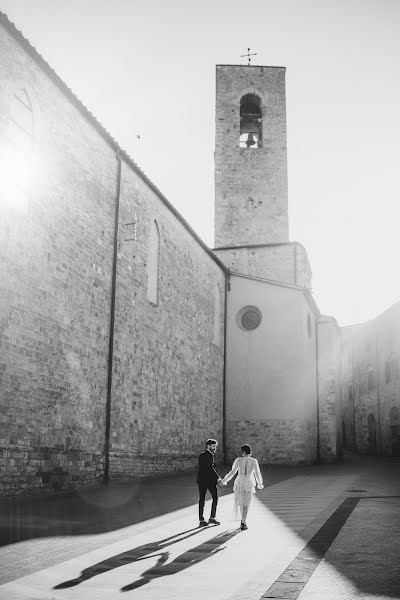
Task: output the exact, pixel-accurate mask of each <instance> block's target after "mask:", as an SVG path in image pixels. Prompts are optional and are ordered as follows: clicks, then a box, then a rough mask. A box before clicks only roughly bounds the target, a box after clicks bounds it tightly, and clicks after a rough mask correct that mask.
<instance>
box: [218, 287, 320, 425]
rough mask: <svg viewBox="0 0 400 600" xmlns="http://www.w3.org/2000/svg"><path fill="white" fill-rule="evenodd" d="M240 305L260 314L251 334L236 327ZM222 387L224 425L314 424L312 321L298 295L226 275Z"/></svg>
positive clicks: (305, 302)
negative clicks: (228, 280)
mask: <svg viewBox="0 0 400 600" xmlns="http://www.w3.org/2000/svg"><path fill="white" fill-rule="evenodd" d="M246 305H252V306H257V308H258V309H259V310H260V311H261V313H262V322H261V324H260V326H259V327H258V328H257V329H255V330H253V331H243V330H242V329H241V328H240V327H238V325H237V323H236V316H237V313H238V311H239V310H240V309H241V308H243V307H244V306H246ZM308 314H309V315H310V318H311V330H312V331H311V338H310V337H309V336H308V332H307V315H308ZM226 385H227V419H228V420H229V421H240V420H252V421H266V420H268V421H269V420H286V419H309V420H315V419H316V406H317V398H316V395H317V394H316V385H317V384H316V344H315V317H314V315H313V313H312V311H311V308H310V307H309V305H308V302H307V300H306V298H305V296H304V295H303V293H301V292H300V291H298V290H296V289H291V288H286V287H281V286H277V285H273V284H270V283H266V282H263V281H258V280H254V279H249V278H244V277H239V276H235V275H232V277H231V289H230V291H229V292H228V306H227V380H226Z"/></svg>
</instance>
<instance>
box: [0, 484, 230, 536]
mask: <svg viewBox="0 0 400 600" xmlns="http://www.w3.org/2000/svg"><path fill="white" fill-rule="evenodd" d="M195 482H196V474H195V473H194V472H190V473H187V472H186V473H178V474H176V473H175V474H173V475H167V476H163V477H157V478H155V479H148V480H142V481H130V482H127V483H113V484H112V485H110V486H108V487H106V486H101V487H97V488H89V489H81V490H77V491H75V492H73V493H69V494H65V495H59V496H52V497H26V496H25V497H15V498H1V499H0V547H1V546H6V545H9V544H13V543H17V542H21V541H24V540H29V539H33V538H41V537H53V536H73V535H91V534H99V533H106V532H109V531H114V530H117V529H120V528H122V527H128V526H130V525H134V524H136V523H140V522H142V521H145V520H147V519H151V518H154V517H158V516H161V515H164V514H167V513H170V512H172V511H176V510H179V509H182V508H186V507H188V506H191V505H193V504H196V503H197V502H198V489H197V485H196V483H195ZM230 493H231V490H228V489H226V488H219V495H220V496H224V495H226V494H230ZM193 521H194V523H195V522H196V521H197V512H196V510H194V512H193Z"/></svg>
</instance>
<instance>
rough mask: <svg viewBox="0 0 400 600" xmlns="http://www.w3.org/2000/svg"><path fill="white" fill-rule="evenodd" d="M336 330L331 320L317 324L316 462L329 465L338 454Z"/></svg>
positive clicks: (338, 395) (338, 456) (338, 377)
mask: <svg viewBox="0 0 400 600" xmlns="http://www.w3.org/2000/svg"><path fill="white" fill-rule="evenodd" d="M339 353H340V330H339V328H338V326H337V323H336V321H335V320H334V319H332V318H331V317H322V318H321V319H320V320H319V322H318V407H319V447H320V460H321V461H322V462H332V461H335V460H337V459H338V458H340V456H341V454H342V442H341V440H340V436H338V433H340V429H338V422H337V421H338V417H337V416H338V414H339V412H340V369H339V365H340V361H339V358H340V354H339Z"/></svg>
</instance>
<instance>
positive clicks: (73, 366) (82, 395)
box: [0, 26, 224, 494]
mask: <svg viewBox="0 0 400 600" xmlns="http://www.w3.org/2000/svg"><path fill="white" fill-rule="evenodd" d="M17 38H18V36H17ZM22 46H24V47H22ZM33 58H34V59H33ZM0 82H1V88H0V95H1V97H2V103H1V104H2V106H9V105H10V104H11V103H12V99H13V94H14V92H15V91H16V90H17V89H18V88H25V89H26V90H27V92H28V94H29V97H30V98H31V100H32V106H33V116H34V122H35V151H34V157H35V159H36V160H37V163H38V168H39V170H38V173H37V175H36V177H35V180H33V181H32V186H31V189H30V191H29V194H26V198H25V200H26V201H25V202H24V203H23V204H21V205H17V204H15V203H14V204H12V203H11V202H10V201H9V200H10V198H8V197H6V198H2V200H4V202H3V203H2V205H1V211H2V212H1V218H0V228H1V231H0V240H1V242H0V243H1V252H0V261H1V262H0V269H1V277H0V309H1V310H0V312H1V315H2V319H1V331H0V347H1V358H0V422H1V434H0V456H2V457H3V460H2V463H1V484H0V493H3V494H4V493H5V494H18V493H34V492H42V493H43V492H50V491H53V490H56V491H58V490H65V489H69V488H72V487H76V486H79V485H82V484H94V483H96V482H99V481H100V480H101V478H102V474H103V471H104V445H105V420H106V398H107V377H108V347H109V330H110V305H111V304H110V303H111V281H112V261H113V237H114V214H115V202H116V194H117V167H118V165H117V159H116V155H115V148H113V147H112V143H110V142H109V141H107V136H106V138H105V137H104V135H103V134H102V133H101V132H100V133H99V130H98V127H97V126H95V125H94V124H93V121H92V120H91V118H90V117H89V118H88V117H87V116H86V115H85V114H82V111H81V110H79V102H77V101H76V99H75V100H74V99H72V100H71V94H70V93H69V92H68V90H67V91H64V90H60V85H59V84H57V80H55V79H54V77H53V75H52V74H50V75H49V73H48V69H46V68H43V65H42V64H41V62H40V60H38V59H37V57H36V58H35V53H34V51H33V50H31V49H29V48H28V49H27V47H26V45H24V43H22V45H21V44H20V43H18V42H17V41H16V40H15V39H14V34H13V35H11V34H10V32H9V31H6V29H3V28H2V27H1V26H0ZM61 87H62V86H61ZM3 101H4V102H3ZM77 105H78V108H77ZM83 112H84V111H83ZM122 177H123V179H122V187H121V211H120V227H119V234H120V235H119V243H118V247H119V250H118V267H117V298H116V322H115V351H114V363H113V389H112V403H111V457H110V467H111V468H110V474H111V477H114V478H119V477H131V476H137V475H149V474H153V473H155V472H160V471H161V472H164V471H168V470H170V469H171V468H179V469H181V468H187V467H188V466H189V465H190V466H192V464H193V462H192V458H190V457H193V460H194V461H195V459H196V458H197V454H198V452H200V451H201V450H202V447H203V445H204V439H205V438H206V437H208V436H210V435H215V436H217V437H219V438H221V431H222V380H223V377H222V372H223V344H222V342H221V343H219V345H218V344H216V343H214V342H215V339H214V338H215V315H218V311H217V310H216V302H217V303H218V305H219V309H220V317H221V318H220V321H219V330H220V339H222V336H223V316H222V315H223V302H224V294H223V290H224V273H223V270H222V269H221V268H220V267H219V266H218V265H217V264H216V262H215V261H213V260H212V258H211V257H210V256H209V254H208V253H207V251H206V249H205V248H204V247H203V246H202V245H201V244H200V243H199V241H198V240H197V239H196V238H195V237H194V236H193V235H192V234H191V233H190V232H189V231H188V228H187V227H186V226H185V224H184V223H183V222H182V220H181V219H180V217H179V215H176V214H174V213H173V212H172V210H170V208H169V207H168V206H167V204H166V202H165V201H164V199H163V198H162V197H161V196H160V195H159V194H158V193H157V191H155V189H154V186H152V185H150V184H149V183H148V182H147V181H146V180H145V179H144V178H143V177H142V176H141V175H140V173H139V172H138V170H137V169H135V168H134V167H132V165H131V164H130V163H129V161H128V162H127V161H124V164H123V167H122ZM134 212H137V215H138V231H137V242H136V243H133V242H125V241H124V240H125V238H127V237H131V235H130V234H131V233H132V232H131V231H127V229H126V227H127V226H126V225H125V223H128V222H129V221H130V220H131V219H130V217H131V216H132V214H133V213H134ZM151 219H157V220H158V224H159V228H160V232H161V236H160V261H159V265H160V271H159V302H158V305H157V306H155V305H152V304H151V303H150V302H149V301H148V300H147V293H146V291H147V261H148V252H147V248H148V239H149V226H150V220H151ZM217 341H218V340H217ZM188 456H189V458H188Z"/></svg>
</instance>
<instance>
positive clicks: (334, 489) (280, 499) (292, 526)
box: [0, 456, 400, 600]
mask: <svg viewBox="0 0 400 600" xmlns="http://www.w3.org/2000/svg"><path fill="white" fill-rule="evenodd" d="M221 472H222V473H224V470H223V469H221ZM399 472H400V463H396V462H385V461H384V460H381V459H376V458H366V457H355V456H348V457H346V459H345V460H344V461H342V462H341V463H338V464H335V465H321V466H314V467H303V468H286V469H285V468H269V469H264V473H263V474H264V478H265V482H266V487H265V489H264V490H262V491H261V492H258V493H257V495H256V496H255V497H254V499H253V503H252V506H251V509H250V515H249V519H248V524H249V529H248V531H244V532H242V531H240V529H239V528H238V523H237V522H234V521H233V520H232V518H233V515H232V494H231V492H232V489H231V487H230V488H227V489H225V488H221V493H220V501H219V507H218V516H219V518H220V519H221V525H220V526H209V527H207V528H203V529H198V528H197V527H196V526H197V506H196V503H197V490H196V487H195V485H193V482H194V476H193V473H190V474H183V475H182V474H181V475H174V476H168V477H162V478H157V479H155V480H152V481H147V482H130V483H129V484H120V485H113V486H111V487H110V488H107V489H104V488H101V489H98V490H86V491H84V492H81V493H80V494H75V495H71V496H64V497H58V498H52V499H46V500H44V499H38V498H36V499H23V500H14V501H10V500H3V501H1V502H0V508H1V509H2V513H1V514H2V517H1V519H2V520H1V522H0V533H1V540H2V544H3V546H2V548H0V584H2V585H0V599H1V600H3V599H4V600H33V599H38V600H39V599H40V600H50V599H54V600H64V599H66V598H72V599H83V600H91V599H93V600H94V599H96V600H97V599H98V600H102V599H103V598H104V599H106V598H107V600H113V599H114V598H121V597H127V598H130V597H132V598H138V599H142V598H143V599H144V600H146V599H149V600H158V599H161V598H162V599H163V600H170V599H171V600H172V599H173V600H188V599H190V600H192V599H193V600H196V599H197V598H202V599H203V598H205V597H212V598H213V599H214V600H223V599H224V600H239V599H240V600H260V599H261V598H281V599H289V598H291V599H292V598H298V599H299V600H314V599H317V598H318V599H321V598H323V599H326V600H330V599H331V598H332V599H334V600H336V599H339V598H340V599H341V600H352V599H358V598H363V599H370V598H371V599H372V598H374V599H378V600H380V599H386V598H387V599H389V598H400V567H399V566H398V563H399V561H398V556H399V555H400V535H399V534H400V517H399V510H398V509H399V507H400V478H399ZM351 490H354V491H351ZM360 490H364V491H360ZM208 508H209V502H208Z"/></svg>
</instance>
